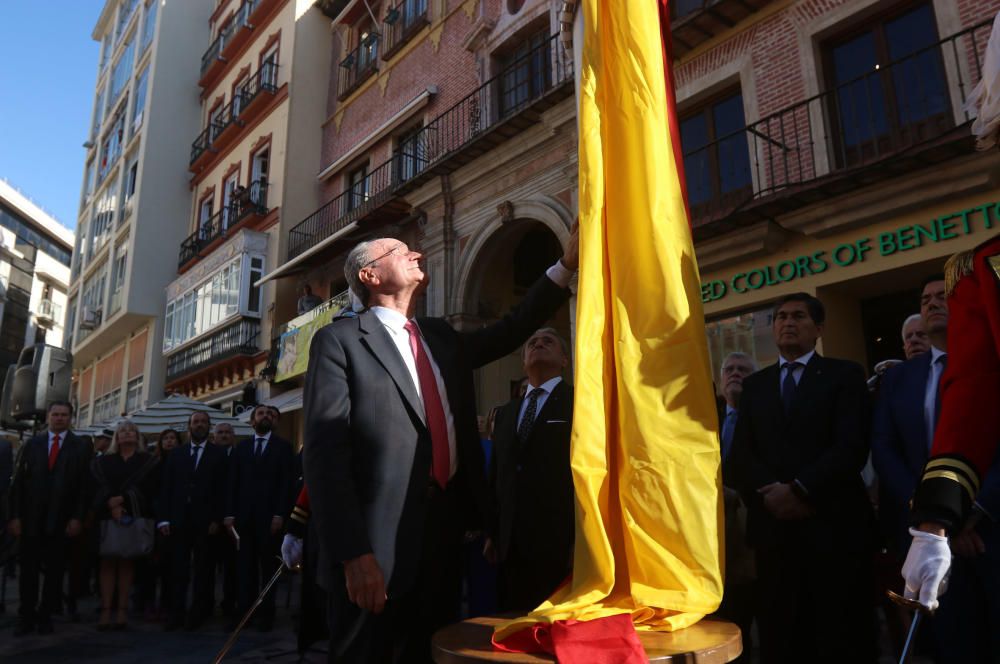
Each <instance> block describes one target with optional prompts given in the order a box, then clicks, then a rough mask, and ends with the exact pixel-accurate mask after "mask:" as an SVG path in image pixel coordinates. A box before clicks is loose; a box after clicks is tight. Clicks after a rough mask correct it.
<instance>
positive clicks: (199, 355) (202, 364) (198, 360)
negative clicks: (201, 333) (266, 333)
mask: <svg viewBox="0 0 1000 664" xmlns="http://www.w3.org/2000/svg"><path fill="white" fill-rule="evenodd" d="M259 336H260V321H259V320H257V319H255V318H241V319H239V320H237V321H236V322H234V323H230V324H229V325H227V326H225V327H223V328H222V329H220V330H218V331H216V332H213V333H211V334H210V335H208V336H206V337H205V338H203V339H201V340H199V341H196V342H195V343H193V344H192V345H190V346H187V347H185V348H183V349H181V350H179V351H177V352H176V353H172V354H171V355H169V356H167V381H168V382H169V381H172V380H176V379H178V378H182V377H184V376H187V375H189V374H192V373H194V372H196V371H199V370H201V369H205V368H207V367H210V366H212V365H213V364H216V363H218V362H221V361H222V360H227V359H229V358H232V357H235V356H237V355H255V354H257V353H258V352H259V351H260V349H259V348H258V347H257V346H258V337H259Z"/></svg>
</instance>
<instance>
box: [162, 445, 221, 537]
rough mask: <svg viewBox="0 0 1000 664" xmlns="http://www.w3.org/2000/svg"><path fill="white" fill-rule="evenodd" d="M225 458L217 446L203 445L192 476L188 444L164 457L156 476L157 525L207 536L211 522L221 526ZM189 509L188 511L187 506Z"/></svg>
mask: <svg viewBox="0 0 1000 664" xmlns="http://www.w3.org/2000/svg"><path fill="white" fill-rule="evenodd" d="M228 466H229V457H227V456H226V450H225V449H224V448H222V447H219V446H218V445H213V444H211V443H206V444H205V447H204V449H203V450H202V452H201V460H200V461H199V462H198V469H197V470H194V471H193V472H192V468H191V443H185V444H184V445H181V446H180V447H178V448H175V449H174V450H173V451H171V452H170V454H168V455H167V460H166V462H164V464H163V474H162V475H161V476H160V501H159V504H158V505H157V509H158V514H157V521H169V522H170V527H171V529H175V528H181V529H188V528H190V529H193V530H195V531H197V532H207V531H208V525H209V524H210V523H212V522H213V521H216V522H221V521H222V518H223V516H224V514H223V512H224V511H225V507H226V489H227V488H228V478H229V475H228ZM189 504H190V505H191V509H190V510H189V509H188V505H189Z"/></svg>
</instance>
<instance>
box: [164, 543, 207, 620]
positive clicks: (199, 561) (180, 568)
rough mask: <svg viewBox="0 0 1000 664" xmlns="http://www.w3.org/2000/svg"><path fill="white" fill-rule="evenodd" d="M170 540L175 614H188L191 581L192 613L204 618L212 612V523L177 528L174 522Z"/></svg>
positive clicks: (172, 612)
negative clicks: (196, 526)
mask: <svg viewBox="0 0 1000 664" xmlns="http://www.w3.org/2000/svg"><path fill="white" fill-rule="evenodd" d="M167 540H168V546H169V548H170V585H171V587H170V613H171V617H172V618H174V619H179V618H182V617H183V616H184V612H185V609H186V608H187V590H188V584H191V585H192V589H191V590H192V593H191V613H192V614H193V615H195V616H201V617H204V616H207V615H209V614H211V612H212V608H213V606H212V590H213V589H212V581H213V574H212V567H213V566H214V564H215V557H214V556H213V555H212V554H213V551H212V542H211V538H210V536H209V534H208V526H205V527H204V528H175V527H174V526H173V525H171V527H170V537H168V538H167ZM192 570H193V573H192ZM192 577H193V583H192Z"/></svg>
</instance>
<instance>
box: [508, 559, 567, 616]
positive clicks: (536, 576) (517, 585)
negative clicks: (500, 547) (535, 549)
mask: <svg viewBox="0 0 1000 664" xmlns="http://www.w3.org/2000/svg"><path fill="white" fill-rule="evenodd" d="M512 544H513V543H512ZM512 549H513V547H512ZM567 559H568V557H567V556H566V555H565V554H564V555H560V556H556V557H553V556H551V555H549V556H539V557H537V558H528V557H524V556H521V555H518V554H517V553H516V552H515V551H513V550H512V551H511V554H510V555H508V557H507V559H506V560H504V561H503V562H502V563H501V564H500V572H499V575H498V582H497V584H498V585H497V597H498V599H499V606H500V610H501V611H503V612H511V611H531V610H533V609H534V608H535V607H537V606H538V605H539V604H541V603H542V602H544V601H545V600H547V599H548V598H549V596H550V595H552V593H553V592H554V591H555V589H556V588H558V587H559V585H560V584H561V583H562V582H563V581H565V580H566V579H567V578H568V577H569V574H570V569H569V566H568V565H567Z"/></svg>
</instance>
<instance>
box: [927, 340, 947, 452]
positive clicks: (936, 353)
mask: <svg viewBox="0 0 1000 664" xmlns="http://www.w3.org/2000/svg"><path fill="white" fill-rule="evenodd" d="M941 357H944V358H947V357H948V353H946V352H944V351H943V350H938V349H937V348H936V347H934V346H931V370H930V371H928V372H927V385H925V386H924V424H925V425H926V427H927V449H928V450H929V449H930V448H931V445H932V444H933V443H934V425H935V424H936V423H935V422H934V413H935V411H936V410H937V397H938V385H939V384H940V383H941V374H942V373H943V372H944V366H942V363H941V362H939V361H938V360H939V359H940V358H941Z"/></svg>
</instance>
